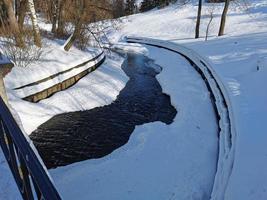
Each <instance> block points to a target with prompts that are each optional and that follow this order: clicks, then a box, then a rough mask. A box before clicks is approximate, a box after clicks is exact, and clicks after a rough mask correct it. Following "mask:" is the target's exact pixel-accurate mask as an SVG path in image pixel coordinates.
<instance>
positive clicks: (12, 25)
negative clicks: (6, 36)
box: [3, 0, 25, 48]
mask: <svg viewBox="0 0 267 200" xmlns="http://www.w3.org/2000/svg"><path fill="white" fill-rule="evenodd" d="M3 2H4V4H5V6H6V9H7V17H8V22H7V23H8V25H6V26H8V27H9V31H10V32H11V33H12V34H13V35H14V37H15V41H16V45H17V46H19V47H21V48H24V47H25V43H24V41H23V37H22V34H21V33H20V30H19V25H18V22H17V19H16V16H15V13H14V9H13V3H12V0H3Z"/></svg>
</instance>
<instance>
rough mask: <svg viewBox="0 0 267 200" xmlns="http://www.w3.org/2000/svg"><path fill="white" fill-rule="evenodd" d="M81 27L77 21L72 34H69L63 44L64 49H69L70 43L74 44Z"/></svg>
mask: <svg viewBox="0 0 267 200" xmlns="http://www.w3.org/2000/svg"><path fill="white" fill-rule="evenodd" d="M81 27H82V24H81V23H78V24H77V25H76V26H75V30H74V32H73V34H72V35H71V36H70V38H69V40H68V42H67V43H66V45H65V46H64V49H65V51H69V50H70V48H71V47H72V45H73V44H74V42H75V40H76V39H77V38H78V37H79V34H80V32H81Z"/></svg>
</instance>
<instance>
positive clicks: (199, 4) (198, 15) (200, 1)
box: [195, 0, 202, 38]
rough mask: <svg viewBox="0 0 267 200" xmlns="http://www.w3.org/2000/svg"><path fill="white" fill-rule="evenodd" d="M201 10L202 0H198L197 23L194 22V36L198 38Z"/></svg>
mask: <svg viewBox="0 0 267 200" xmlns="http://www.w3.org/2000/svg"><path fill="white" fill-rule="evenodd" d="M201 10H202V0H199V1H198V11H197V23H196V31H195V38H199V28H200V19H201Z"/></svg>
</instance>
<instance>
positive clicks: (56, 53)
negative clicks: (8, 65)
mask: <svg viewBox="0 0 267 200" xmlns="http://www.w3.org/2000/svg"><path fill="white" fill-rule="evenodd" d="M60 42H61V41H57V42H54V41H53V42H52V41H51V40H46V41H45V42H44V43H45V47H44V48H43V49H42V51H43V53H42V57H41V58H40V60H39V61H38V62H35V63H33V64H31V65H30V66H28V67H20V66H15V67H14V68H13V69H12V71H11V73H9V74H8V76H6V77H5V85H6V87H7V88H12V89H14V88H18V87H21V86H24V85H27V84H30V83H33V82H35V81H39V80H41V79H44V78H47V77H49V76H51V75H53V74H57V73H58V72H61V71H65V70H68V69H70V68H72V67H75V66H77V65H79V64H81V63H84V62H86V61H88V60H90V59H92V58H94V57H95V56H97V55H98V54H100V53H101V50H100V49H95V48H91V49H87V51H85V52H84V51H80V50H78V49H76V48H75V47H74V48H71V49H70V51H69V52H66V51H65V50H64V49H63V47H62V46H61V45H60ZM14 80H16V81H14Z"/></svg>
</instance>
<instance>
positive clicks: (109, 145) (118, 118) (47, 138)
mask: <svg viewBox="0 0 267 200" xmlns="http://www.w3.org/2000/svg"><path fill="white" fill-rule="evenodd" d="M155 67H156V69H157V68H158V69H160V67H159V66H156V65H155V64H154V63H153V62H152V60H149V59H148V58H147V57H144V56H143V55H137V54H128V56H127V59H126V61H125V62H124V64H123V70H124V71H125V73H126V74H127V75H128V76H129V78H130V80H129V81H128V82H127V84H126V86H125V88H124V89H123V90H122V91H121V92H120V94H119V95H118V97H117V99H116V100H115V101H114V102H113V103H112V104H110V105H107V106H103V107H98V108H94V109H92V110H88V111H81V112H71V113H64V114H60V115H57V116H54V117H53V118H51V119H50V120H49V121H47V122H46V123H44V124H42V125H41V126H40V127H38V128H37V130H35V131H34V132H33V133H32V134H31V135H30V137H31V139H32V140H33V142H34V144H35V146H36V147H37V149H38V151H39V153H40V155H41V157H42V158H43V161H44V162H45V164H46V166H47V167H48V168H54V167H57V166H63V165H68V164H71V163H74V162H78V161H82V160H87V159H92V158H101V157H103V156H105V155H107V154H110V153H111V152H112V151H114V150H115V149H117V148H119V147H121V146H122V145H124V144H126V143H127V142H128V140H129V137H130V135H131V133H132V132H133V131H134V128H135V126H136V125H141V124H145V123H149V122H154V121H161V122H164V123H166V124H170V123H172V121H173V119H174V117H175V115H176V113H177V112H176V110H175V108H174V107H173V106H172V105H171V102H170V97H169V96H168V95H166V94H164V93H162V88H161V86H160V84H159V82H158V81H157V79H156V78H155V76H156V75H157V73H158V72H159V71H160V70H155ZM157 71H158V72H157ZM88 87H90V85H88Z"/></svg>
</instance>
